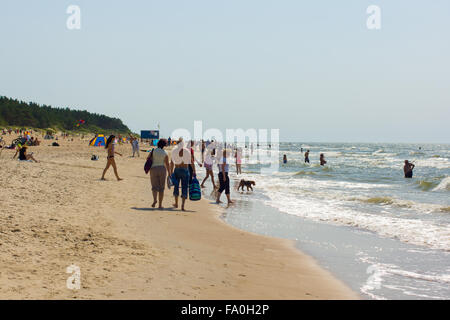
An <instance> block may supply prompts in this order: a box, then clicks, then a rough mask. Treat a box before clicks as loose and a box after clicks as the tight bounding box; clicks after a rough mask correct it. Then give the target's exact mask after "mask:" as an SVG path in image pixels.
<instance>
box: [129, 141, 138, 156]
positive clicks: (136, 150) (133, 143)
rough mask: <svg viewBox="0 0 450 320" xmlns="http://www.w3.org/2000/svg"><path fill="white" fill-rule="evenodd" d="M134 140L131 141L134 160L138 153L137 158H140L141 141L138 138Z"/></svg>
mask: <svg viewBox="0 0 450 320" xmlns="http://www.w3.org/2000/svg"><path fill="white" fill-rule="evenodd" d="M132 139H133V140H131V147H132V148H133V156H132V157H133V158H134V154H135V153H137V156H138V157H139V156H140V155H139V141H138V139H137V138H132Z"/></svg>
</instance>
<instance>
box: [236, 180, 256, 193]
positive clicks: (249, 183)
mask: <svg viewBox="0 0 450 320" xmlns="http://www.w3.org/2000/svg"><path fill="white" fill-rule="evenodd" d="M252 185H255V181H245V180H244V179H242V180H241V181H240V182H239V187H238V188H237V189H238V191H239V188H242V191H244V187H247V191H248V190H249V189H251V190H252V191H253V188H252Z"/></svg>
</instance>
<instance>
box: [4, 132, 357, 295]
mask: <svg viewBox="0 0 450 320" xmlns="http://www.w3.org/2000/svg"><path fill="white" fill-rule="evenodd" d="M6 138H7V140H8V139H9V140H10V139H11V138H10V137H9V136H7V137H6ZM40 138H41V137H40ZM59 143H60V145H61V146H60V147H51V146H49V145H50V144H51V141H49V140H43V141H42V144H41V146H38V147H30V148H29V152H34V156H35V157H36V159H37V160H39V161H40V163H31V162H20V161H18V160H11V158H12V156H13V155H14V151H12V150H3V151H2V153H1V155H0V168H1V169H0V170H1V174H0V185H1V192H0V202H1V206H0V208H1V209H0V219H1V224H0V255H1V259H0V261H1V262H0V265H1V266H0V299H357V298H358V295H357V294H355V293H354V292H352V291H351V290H350V289H349V288H347V287H346V286H345V285H344V284H343V283H342V282H340V281H339V280H337V279H336V278H334V277H333V276H332V275H331V274H330V273H328V272H327V271H325V270H323V269H322V268H320V267H319V266H318V265H317V263H316V262H315V261H314V260H313V259H312V258H310V257H309V256H306V255H304V254H302V253H301V252H300V251H298V250H297V249H295V248H294V245H293V243H292V242H290V241H287V240H281V239H275V238H269V237H264V236H260V235H256V234H252V233H248V232H244V231H241V230H238V229H236V228H233V227H231V226H229V225H227V224H226V223H225V222H223V221H222V220H221V219H220V214H221V212H222V210H226V209H225V208H223V207H221V206H217V205H216V204H213V203H212V202H211V201H210V200H208V199H203V200H201V201H199V202H190V201H188V202H187V204H186V208H187V209H188V211H187V212H181V211H180V210H173V209H170V208H171V205H172V201H173V197H172V196H171V192H170V191H168V190H166V196H165V199H164V206H165V207H166V208H167V209H165V210H156V209H152V208H151V206H150V205H151V202H152V201H151V190H150V181H149V176H148V175H145V173H144V170H143V165H144V162H145V156H146V155H145V154H144V153H141V157H140V158H131V157H130V154H131V146H130V145H127V144H125V145H121V146H118V147H117V150H118V151H119V152H122V153H123V154H124V156H123V157H119V156H117V157H116V161H117V165H118V169H119V174H120V176H121V177H122V178H124V180H123V181H120V182H118V181H116V180H115V178H114V175H113V172H112V169H111V170H110V171H109V172H108V173H107V181H100V176H101V173H102V169H103V168H104V165H105V158H106V153H105V150H104V149H103V148H96V147H89V146H88V141H87V139H86V141H80V139H79V138H76V139H75V141H73V142H71V141H68V140H64V139H60V140H59ZM143 148H145V147H142V146H141V149H143ZM93 154H96V155H99V156H100V159H99V161H91V160H90V159H91V155H93ZM72 264H75V265H77V266H79V267H80V270H81V289H80V290H69V289H67V287H66V280H67V278H68V277H69V276H70V274H68V273H66V268H67V267H68V266H70V265H72Z"/></svg>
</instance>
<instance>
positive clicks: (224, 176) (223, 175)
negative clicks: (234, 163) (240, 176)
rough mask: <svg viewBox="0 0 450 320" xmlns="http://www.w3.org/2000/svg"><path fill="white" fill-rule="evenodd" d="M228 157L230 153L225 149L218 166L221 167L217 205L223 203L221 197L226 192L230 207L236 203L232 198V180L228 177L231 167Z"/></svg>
mask: <svg viewBox="0 0 450 320" xmlns="http://www.w3.org/2000/svg"><path fill="white" fill-rule="evenodd" d="M227 156H228V152H227V150H226V149H224V150H223V155H222V159H221V160H220V161H219V163H218V164H217V165H218V166H219V190H217V199H216V203H222V201H220V196H221V195H222V192H223V191H225V195H226V196H227V200H228V205H230V204H232V203H233V202H234V201H232V200H231V198H230V178H229V177H228V171H229V165H228V163H227Z"/></svg>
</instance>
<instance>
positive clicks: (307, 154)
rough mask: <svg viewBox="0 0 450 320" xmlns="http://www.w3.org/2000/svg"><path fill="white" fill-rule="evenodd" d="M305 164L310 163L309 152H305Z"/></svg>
mask: <svg viewBox="0 0 450 320" xmlns="http://www.w3.org/2000/svg"><path fill="white" fill-rule="evenodd" d="M305 163H309V150H306V152H305Z"/></svg>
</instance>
